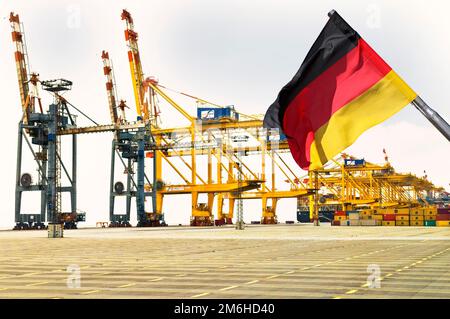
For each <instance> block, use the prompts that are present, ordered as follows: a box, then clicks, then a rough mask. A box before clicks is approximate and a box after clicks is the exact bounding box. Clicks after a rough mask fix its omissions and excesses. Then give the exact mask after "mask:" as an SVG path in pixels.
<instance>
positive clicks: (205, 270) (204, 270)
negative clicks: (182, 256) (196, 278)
mask: <svg viewBox="0 0 450 319" xmlns="http://www.w3.org/2000/svg"><path fill="white" fill-rule="evenodd" d="M208 271H209V270H208V269H203V270H199V271H198V272H208Z"/></svg>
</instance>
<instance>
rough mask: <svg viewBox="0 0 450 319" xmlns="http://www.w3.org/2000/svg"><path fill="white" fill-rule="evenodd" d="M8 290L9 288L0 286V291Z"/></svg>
mask: <svg viewBox="0 0 450 319" xmlns="http://www.w3.org/2000/svg"><path fill="white" fill-rule="evenodd" d="M5 290H8V288H0V291H5Z"/></svg>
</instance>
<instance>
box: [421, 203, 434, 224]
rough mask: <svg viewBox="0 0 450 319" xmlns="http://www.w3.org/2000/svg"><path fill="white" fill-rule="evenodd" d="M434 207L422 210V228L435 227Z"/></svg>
mask: <svg viewBox="0 0 450 319" xmlns="http://www.w3.org/2000/svg"><path fill="white" fill-rule="evenodd" d="M436 215H437V209H436V207H426V208H423V219H424V221H423V225H424V226H436Z"/></svg>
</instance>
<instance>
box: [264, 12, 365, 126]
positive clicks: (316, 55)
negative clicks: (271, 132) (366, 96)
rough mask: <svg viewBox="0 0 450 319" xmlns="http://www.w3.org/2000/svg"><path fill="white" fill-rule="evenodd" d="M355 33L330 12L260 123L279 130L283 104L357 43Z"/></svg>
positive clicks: (282, 116)
mask: <svg viewBox="0 0 450 319" xmlns="http://www.w3.org/2000/svg"><path fill="white" fill-rule="evenodd" d="M359 39H360V36H359V34H358V33H357V32H356V31H355V30H353V28H352V27H351V26H350V25H349V24H348V23H347V22H346V21H345V20H344V19H343V18H342V17H341V16H340V15H339V14H338V13H337V12H334V13H333V14H332V15H331V17H330V19H329V20H328V22H327V24H326V25H325V27H324V28H323V30H322V32H321V33H320V35H319V37H318V38H317V39H316V41H315V42H314V44H313V46H312V48H311V49H310V50H309V52H308V54H307V55H306V58H305V60H304V61H303V63H302V65H301V66H300V69H299V70H298V71H297V73H296V74H295V76H294V77H293V78H292V80H291V81H290V82H289V83H288V84H286V85H285V86H284V87H283V88H282V89H281V91H280V93H279V94H278V97H277V99H276V100H275V102H273V104H272V105H271V106H270V107H269V109H268V110H267V113H266V115H265V117H264V127H266V128H279V129H280V130H281V131H283V118H284V113H285V111H286V108H287V107H288V106H289V104H290V103H291V102H292V100H293V99H294V98H295V97H296V96H297V95H298V94H299V92H300V91H301V90H303V89H304V88H305V87H307V86H308V84H309V83H311V82H312V81H313V80H314V79H315V78H317V77H318V76H319V75H320V74H322V73H323V72H324V71H325V70H326V69H328V68H329V67H330V66H332V65H333V64H334V63H336V62H337V61H338V60H339V59H341V58H342V57H343V56H345V55H346V54H347V53H348V52H349V51H351V50H352V49H353V48H355V47H356V46H357V45H358V41H359Z"/></svg>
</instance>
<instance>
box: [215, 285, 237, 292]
mask: <svg viewBox="0 0 450 319" xmlns="http://www.w3.org/2000/svg"><path fill="white" fill-rule="evenodd" d="M237 287H239V286H229V287H225V288H221V289H219V290H220V291H226V290H231V289H234V288H237Z"/></svg>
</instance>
